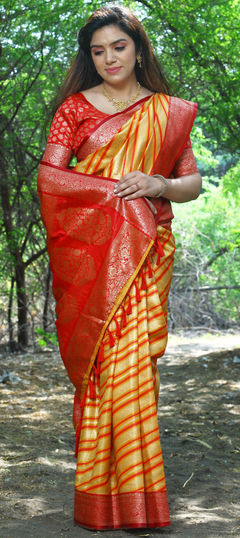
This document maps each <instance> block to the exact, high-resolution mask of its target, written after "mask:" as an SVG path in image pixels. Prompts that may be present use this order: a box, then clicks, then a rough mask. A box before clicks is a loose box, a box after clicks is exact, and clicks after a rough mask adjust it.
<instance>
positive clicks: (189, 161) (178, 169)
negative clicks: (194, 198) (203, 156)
mask: <svg viewBox="0 0 240 538" xmlns="http://www.w3.org/2000/svg"><path fill="white" fill-rule="evenodd" d="M196 172H198V168H197V164H196V161H195V157H194V155H193V150H192V144H191V140H190V138H188V141H187V143H186V146H185V148H184V150H183V152H182V154H181V155H180V157H179V159H178V160H177V162H176V163H175V166H174V168H173V172H172V173H173V176H174V177H181V176H189V175H191V174H195V173H196Z"/></svg>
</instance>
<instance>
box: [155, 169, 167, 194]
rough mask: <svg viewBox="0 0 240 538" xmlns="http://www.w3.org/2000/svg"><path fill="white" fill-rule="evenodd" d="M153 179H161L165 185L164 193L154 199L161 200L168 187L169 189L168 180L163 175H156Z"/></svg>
mask: <svg viewBox="0 0 240 538" xmlns="http://www.w3.org/2000/svg"><path fill="white" fill-rule="evenodd" d="M153 177H156V178H157V179H160V180H161V181H162V182H163V184H164V187H163V191H162V192H161V193H160V194H157V195H156V196H155V197H154V198H160V197H161V196H163V194H164V193H165V192H166V190H167V187H168V182H167V180H166V178H165V177H164V176H162V175H161V174H155V175H154V176H153Z"/></svg>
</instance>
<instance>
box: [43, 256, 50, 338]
mask: <svg viewBox="0 0 240 538" xmlns="http://www.w3.org/2000/svg"><path fill="white" fill-rule="evenodd" d="M50 284H51V271H50V266H49V265H48V272H47V275H46V287H45V300H44V308H43V330H44V331H45V332H47V330H48V304H49V298H50Z"/></svg>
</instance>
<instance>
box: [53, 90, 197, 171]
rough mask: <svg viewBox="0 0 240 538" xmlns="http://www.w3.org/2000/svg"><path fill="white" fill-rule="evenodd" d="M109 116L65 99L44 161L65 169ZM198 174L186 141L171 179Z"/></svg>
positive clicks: (82, 101) (80, 100)
mask: <svg viewBox="0 0 240 538" xmlns="http://www.w3.org/2000/svg"><path fill="white" fill-rule="evenodd" d="M108 115H109V114H105V113H104V112H101V111H100V110H98V109H97V108H95V107H94V105H92V104H91V103H90V102H89V101H87V99H86V98H85V96H84V95H83V94H82V93H76V94H74V95H70V96H69V97H67V99H66V100H65V101H64V102H63V103H62V105H61V106H60V107H59V109H58V110H57V112H56V114H55V116H54V118H53V122H52V125H51V128H50V132H49V136H48V141H47V148H46V152H45V155H44V160H48V161H49V162H51V163H52V164H55V165H58V166H62V167H67V166H68V164H69V162H70V160H71V158H72V156H73V155H75V156H76V155H77V154H78V151H79V146H80V145H81V143H82V142H83V140H84V139H85V138H86V137H87V136H89V134H90V133H91V131H92V130H93V129H95V127H96V126H97V125H98V124H99V123H100V122H101V121H102V120H103V119H104V118H105V117H106V116H108ZM53 146H54V147H53ZM56 146H58V148H56ZM61 148H62V151H61ZM197 171H198V170H197V165H196V161H195V158H194V155H193V152H192V147H191V141H190V138H189V139H188V142H187V144H186V146H185V149H184V151H183V153H182V155H181V156H180V158H179V159H178V161H177V162H176V164H175V166H174V169H173V176H174V177H180V176H186V175H190V174H194V173H195V172H197Z"/></svg>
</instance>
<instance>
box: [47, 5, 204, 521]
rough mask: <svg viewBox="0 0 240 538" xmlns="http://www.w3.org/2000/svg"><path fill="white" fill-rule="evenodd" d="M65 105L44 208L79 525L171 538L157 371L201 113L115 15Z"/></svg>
mask: <svg viewBox="0 0 240 538" xmlns="http://www.w3.org/2000/svg"><path fill="white" fill-rule="evenodd" d="M59 104H60V106H59V108H58V110H57V112H56V114H55V117H54V120H53V123H52V126H51V129H50V134H49V138H48V144H47V148H46V151H45V154H44V157H43V161H42V164H41V167H40V171H39V195H40V198H41V202H42V216H43V221H44V223H45V225H46V228H47V241H48V251H49V256H50V262H51V267H52V272H53V292H54V295H55V298H56V300H57V306H56V312H57V322H56V324H57V330H58V338H59V345H60V351H61V355H62V358H63V361H64V363H65V366H66V368H67V371H68V375H69V377H70V379H71V381H72V383H73V384H74V386H75V388H76V395H75V401H74V416H73V419H74V426H75V429H76V456H77V471H76V481H75V521H76V522H77V523H79V524H80V525H82V526H85V527H88V528H94V529H109V528H129V527H161V526H165V525H169V513H168V502H167V493H166V485H165V476H164V470H163V461H162V452H161V445H160V437H159V431H158V423H157V406H156V403H157V398H158V391H159V374H158V370H157V366H156V363H157V358H159V357H161V356H162V355H163V354H164V351H165V348H166V344H167V296H168V291H169V286H170V281H171V274H172V264H173V255H174V239H173V236H172V233H171V219H172V217H173V214H172V211H171V205H170V200H173V201H175V202H186V201H188V200H192V199H194V198H197V196H198V195H199V192H200V188H201V178H200V175H199V173H198V171H197V168H196V164H195V160H194V157H193V154H192V150H191V144H190V139H189V134H190V131H191V128H192V124H193V121H194V118H195V115H196V104H195V103H190V102H187V101H182V100H180V99H177V98H173V97H169V95H168V89H167V84H166V81H165V80H164V77H163V75H162V73H161V70H160V68H159V66H158V64H157V61H156V59H155V57H154V54H153V51H152V48H151V45H150V43H149V40H148V38H147V36H146V34H145V32H144V30H143V28H142V26H141V24H140V23H139V21H138V20H137V19H136V17H135V16H134V15H133V14H132V13H131V12H130V11H129V10H127V9H125V8H123V7H119V6H107V7H101V8H100V9H98V10H97V11H95V13H93V15H92V16H91V17H90V18H89V20H88V21H87V23H86V24H85V26H84V27H83V28H82V29H81V30H80V32H79V51H78V55H77V57H76V60H75V61H74V63H73V65H72V67H71V69H70V71H69V74H68V76H67V79H66V81H65V84H64V86H63V89H62V94H61V97H60V102H59ZM73 154H75V156H76V157H77V161H78V162H77V165H76V166H75V168H74V169H70V168H69V163H70V160H71V158H72V155H73ZM169 178H171V179H169Z"/></svg>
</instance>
